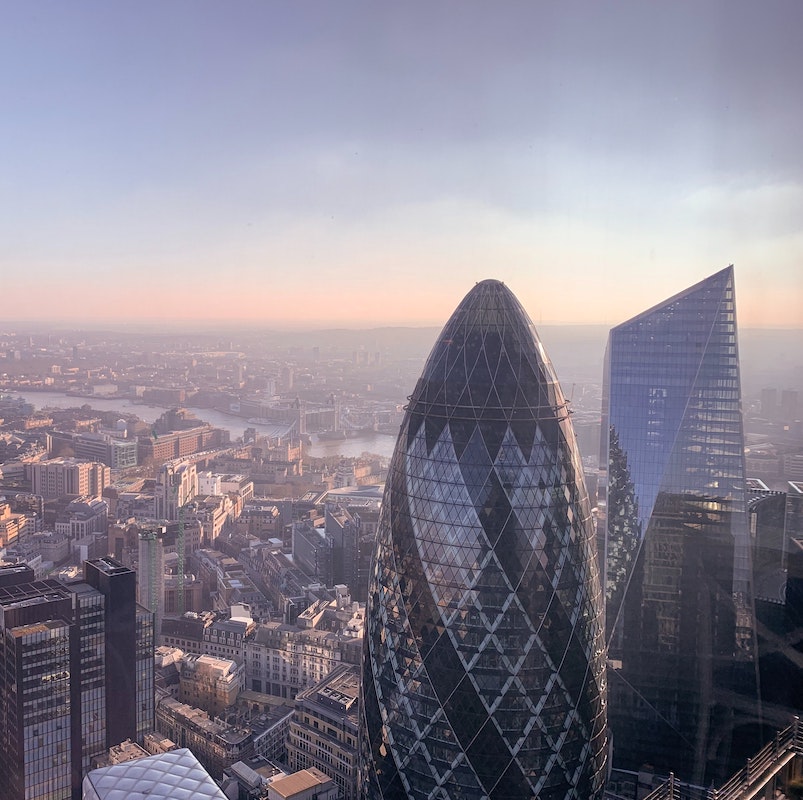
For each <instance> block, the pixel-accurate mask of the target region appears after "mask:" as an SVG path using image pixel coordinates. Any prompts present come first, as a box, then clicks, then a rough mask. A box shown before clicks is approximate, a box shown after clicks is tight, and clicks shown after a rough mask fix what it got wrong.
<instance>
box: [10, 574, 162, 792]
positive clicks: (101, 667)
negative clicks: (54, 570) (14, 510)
mask: <svg viewBox="0 0 803 800" xmlns="http://www.w3.org/2000/svg"><path fill="white" fill-rule="evenodd" d="M7 570H10V575H9V574H7ZM0 575H6V578H7V579H3V580H2V581H0V583H2V586H3V588H2V589H0V627H1V628H2V631H1V632H2V640H0V648H1V649H2V652H0V660H1V661H2V663H3V665H4V666H3V670H2V671H0V696H2V697H3V701H4V702H3V714H2V717H1V718H0V741H1V742H2V747H0V784H2V786H3V797H4V798H7V800H27V799H28V798H40V797H47V798H49V799H50V800H77V798H80V791H81V779H82V777H83V775H84V774H85V773H86V771H87V770H88V769H89V768H90V766H91V761H92V759H93V758H94V757H95V756H98V755H99V754H101V753H103V752H104V751H105V750H106V749H107V748H109V747H110V746H111V745H114V744H119V743H120V742H122V741H124V740H125V739H132V740H136V739H137V738H140V739H141V736H142V732H143V731H144V730H148V731H150V730H152V729H153V726H154V708H153V702H154V701H153V628H152V626H151V625H149V624H148V623H149V619H148V617H150V615H149V614H147V613H143V611H142V610H140V609H138V608H137V606H136V600H135V591H136V586H135V575H134V573H133V572H132V571H131V570H129V569H126V568H125V567H122V566H120V565H119V564H116V563H115V562H113V561H112V560H111V559H99V560H97V561H94V562H87V563H86V565H85V575H84V580H83V581H76V582H74V583H71V584H69V585H65V584H63V583H60V582H58V581H55V580H44V581H30V574H29V573H25V572H24V571H20V570H19V569H17V568H15V567H9V568H3V569H0Z"/></svg>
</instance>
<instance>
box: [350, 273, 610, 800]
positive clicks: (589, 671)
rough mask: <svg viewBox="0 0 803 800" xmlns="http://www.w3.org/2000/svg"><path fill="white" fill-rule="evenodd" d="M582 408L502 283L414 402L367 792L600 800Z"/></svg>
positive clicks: (389, 521) (454, 325)
mask: <svg viewBox="0 0 803 800" xmlns="http://www.w3.org/2000/svg"><path fill="white" fill-rule="evenodd" d="M589 520H590V514H589V505H588V498H587V495H586V490H585V484H584V480H583V472H582V468H581V463H580V458H579V454H578V450H577V445H576V443H575V437H574V432H573V429H572V425H571V421H570V418H569V410H568V408H567V404H566V401H565V399H564V397H563V394H562V393H561V390H560V387H559V386H558V382H557V380H556V378H555V374H554V372H553V370H552V366H551V364H550V362H549V360H548V358H547V356H546V354H545V352H544V348H543V346H542V345H541V342H540V341H539V340H538V337H537V335H536V333H535V329H534V328H533V325H532V323H531V322H530V320H529V318H528V317H527V315H526V313H525V312H524V310H523V309H522V307H521V305H520V304H519V303H518V301H517V300H516V298H515V297H514V296H513V294H512V293H511V292H510V291H509V290H508V289H507V288H506V287H505V286H504V285H503V284H501V283H499V282H498V281H483V282H482V283H479V284H477V285H476V286H475V287H474V289H472V290H471V292H469V294H468V295H467V296H466V297H465V299H464V300H463V302H462V303H461V304H460V305H459V306H458V308H457V310H456V311H455V313H454V314H453V316H452V317H451V319H450V320H449V322H448V323H447V324H446V327H445V328H444V329H443V332H442V333H441V335H440V338H439V339H438V341H437V342H436V344H435V346H434V349H433V350H432V353H431V354H430V356H429V359H428V361H427V363H426V366H425V367H424V373H423V375H422V376H421V378H420V380H419V381H418V384H417V386H416V388H415V391H414V392H413V395H412V397H411V398H410V404H409V406H408V410H407V414H406V416H405V419H404V422H403V424H402V428H401V432H400V435H399V440H398V442H397V444H396V450H395V452H394V455H393V459H392V462H391V466H390V472H389V475H388V480H387V484H386V488H385V496H384V501H383V504H382V513H381V517H380V521H379V530H378V532H377V550H376V559H375V563H374V567H373V572H372V575H371V580H370V587H369V597H368V611H367V616H368V620H367V630H366V636H365V652H364V660H363V670H364V675H363V698H362V699H363V702H362V704H361V706H362V714H363V718H362V720H361V757H362V780H363V792H364V795H365V796H366V797H367V798H370V799H371V800H378V798H383V799H385V800H390V798H393V800H396V798H422V799H423V798H430V799H431V800H434V799H436V798H437V799H439V800H447V799H449V800H457V798H471V800H480V799H481V798H494V800H502V798H509V799H510V800H522V799H523V798H527V797H539V798H541V800H547V798H550V800H558V799H560V800H564V799H565V798H576V800H590V799H592V798H598V797H601V795H602V789H603V783H604V778H605V767H606V736H605V708H606V690H605V663H604V662H605V653H604V633H603V630H602V605H601V604H602V597H601V588H600V582H599V576H598V566H597V556H596V551H595V549H594V541H593V537H592V535H591V529H590V525H589Z"/></svg>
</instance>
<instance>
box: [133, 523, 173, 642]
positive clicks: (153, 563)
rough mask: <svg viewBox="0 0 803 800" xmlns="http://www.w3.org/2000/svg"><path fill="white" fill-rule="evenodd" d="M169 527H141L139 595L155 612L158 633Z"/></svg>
mask: <svg viewBox="0 0 803 800" xmlns="http://www.w3.org/2000/svg"><path fill="white" fill-rule="evenodd" d="M166 536H167V528H166V527H165V526H164V525H151V526H144V527H142V528H140V531H139V560H138V561H137V597H138V598H139V602H140V603H142V605H143V606H145V608H147V609H148V610H149V611H152V612H153V614H154V626H155V629H156V632H157V635H158V634H159V633H161V630H162V615H163V613H164V605H165V560H164V548H165V537H166Z"/></svg>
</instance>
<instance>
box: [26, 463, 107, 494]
mask: <svg viewBox="0 0 803 800" xmlns="http://www.w3.org/2000/svg"><path fill="white" fill-rule="evenodd" d="M110 483H111V470H110V468H109V467H107V466H106V465H105V464H98V463H96V462H94V461H79V460H78V459H75V458H53V459H50V460H49V461H40V462H39V463H37V464H31V487H32V491H33V493H34V494H37V495H41V496H42V497H44V498H45V500H48V499H52V498H59V497H65V496H67V495H80V496H85V497H100V496H101V495H102V494H103V490H104V489H105V488H106V487H107V486H108V485H109V484H110Z"/></svg>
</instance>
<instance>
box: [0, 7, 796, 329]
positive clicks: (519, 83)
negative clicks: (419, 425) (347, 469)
mask: <svg viewBox="0 0 803 800" xmlns="http://www.w3.org/2000/svg"><path fill="white" fill-rule="evenodd" d="M802 28H803V6H801V5H800V3H798V2H796V0H786V1H784V0H771V1H770V2H767V3H762V4H757V3H748V2H744V1H743V0H742V1H740V2H727V3H726V2H711V1H710V0H705V1H704V2H695V3H687V2H683V3H671V4H670V3H665V4H645V3H641V2H636V0H628V1H627V2H618V3H597V2H592V0H586V1H585V2H569V3H561V4H547V3H543V2H507V3H504V4H501V5H500V4H491V3H478V2H468V3H466V2H460V3H458V2H441V3H434V4H433V3H424V2H411V3H404V4H389V3H382V4H375V3H367V2H354V1H353V0H346V1H345V2H338V3H327V2H305V3H289V2H271V3H264V2H239V1H238V2H230V3H219V2H208V1H207V0H176V1H175V2H171V3H157V2H153V1H152V0H145V1H141V2H137V3H132V2H123V3H112V4H109V3H102V2H94V1H87V0H79V1H78V2H73V3H69V4H65V3H59V2H38V3H25V2H12V3H7V4H5V6H4V9H3V15H2V25H0V66H2V70H3V74H4V75H5V80H4V81H3V84H2V87H0V98H1V99H2V107H3V114H2V121H0V146H2V149H3V152H4V154H5V158H4V167H3V171H2V178H1V179H0V187H2V188H1V189H0V191H2V206H3V213H2V214H0V241H2V242H3V245H2V248H1V249H0V296H2V299H3V301H4V302H3V309H2V312H0V320H2V321H3V322H13V321H22V320H26V321H32V322H36V321H43V322H45V321H48V322H53V321H63V322H67V323H75V324H100V323H108V322H115V323H127V322H132V321H137V322H139V323H143V322H152V323H157V324H158V323H160V322H162V321H165V320H167V321H170V322H171V323H172V324H175V323H179V322H182V321H187V322H195V323H197V322H198V321H204V322H210V321H214V322H215V323H225V322H229V323H230V322H233V321H236V322H238V323H245V324H261V325H263V324H264V325H267V326H271V327H323V326H330V325H338V326H358V327H365V326H372V325H440V324H442V323H443V321H444V320H445V319H446V318H447V317H448V316H449V313H450V310H451V309H453V308H454V306H455V304H456V303H457V302H458V301H459V299H460V298H461V297H462V296H463V294H465V292H466V291H468V289H469V288H470V287H471V286H472V285H473V283H474V282H475V281H478V280H481V279H483V278H486V277H495V278H498V279H501V280H503V281H505V282H506V283H507V284H508V285H509V286H510V287H511V288H512V289H513V291H514V292H515V293H516V295H517V296H518V297H519V299H520V300H521V302H522V303H523V305H524V306H525V308H526V309H527V311H528V313H529V314H530V315H531V316H532V318H533V319H534V321H535V322H536V323H538V322H539V321H542V322H544V323H574V324H591V323H594V324H607V325H614V324H617V323H619V322H621V321H622V320H624V319H627V318H628V317H631V316H633V315H634V314H636V313H639V312H640V311H642V310H644V309H645V308H648V307H650V306H652V305H654V304H655V303H657V302H659V301H662V300H663V299H665V298H666V297H668V296H670V295H672V294H674V293H675V292H678V291H680V290H681V289H684V288H685V287H687V286H688V285H690V284H692V283H695V282H697V281H699V280H701V279H702V278H704V277H706V276H707V275H709V274H711V273H712V272H714V271H716V270H718V269H720V268H722V267H724V266H726V265H727V264H728V263H734V264H735V267H736V291H737V303H738V316H739V324H740V325H741V326H745V327H748V326H782V327H797V326H801V325H803V311H801V309H803V269H801V263H803V230H801V220H802V219H803V160H802V159H801V149H800V138H801V128H802V127H803V126H802V125H801V122H803V106H801V103H800V75H803V49H801V48H800V47H799V41H798V39H799V33H800V30H801V29H802Z"/></svg>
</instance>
